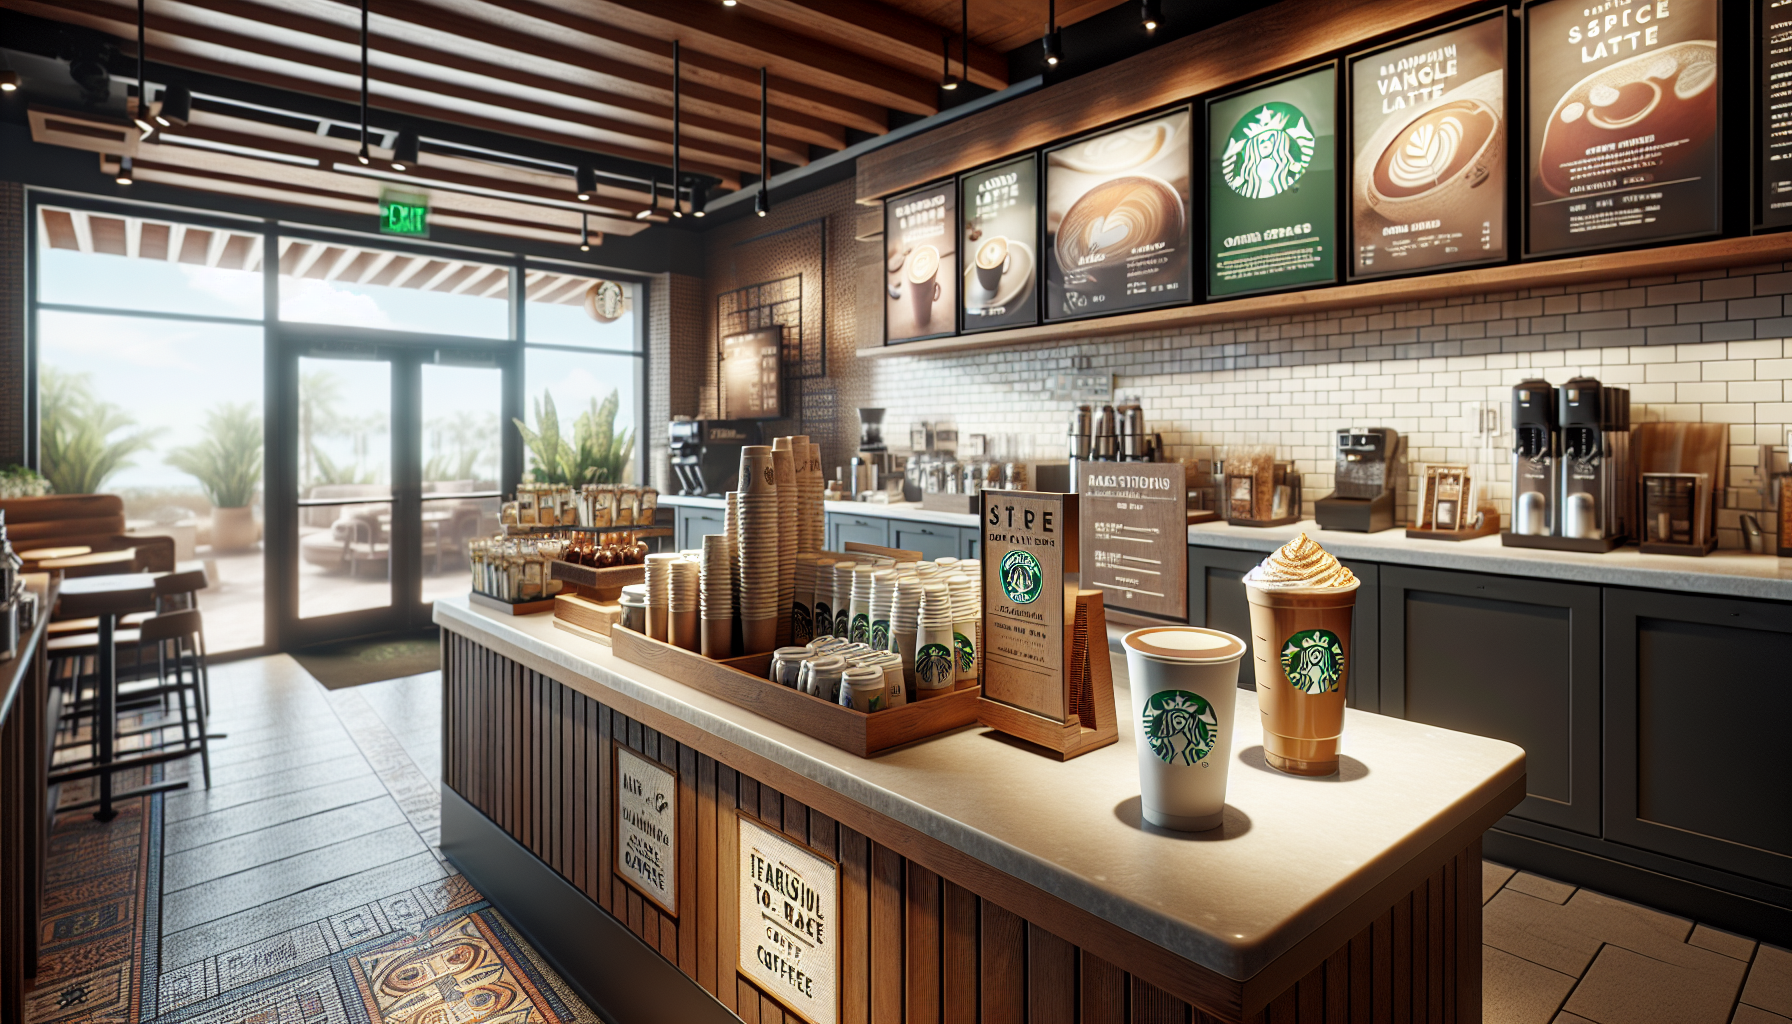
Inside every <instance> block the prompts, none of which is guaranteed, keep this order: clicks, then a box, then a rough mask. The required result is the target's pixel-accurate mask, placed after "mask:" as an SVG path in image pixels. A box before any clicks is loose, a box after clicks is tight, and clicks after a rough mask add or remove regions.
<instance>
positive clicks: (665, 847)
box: [610, 741, 678, 917]
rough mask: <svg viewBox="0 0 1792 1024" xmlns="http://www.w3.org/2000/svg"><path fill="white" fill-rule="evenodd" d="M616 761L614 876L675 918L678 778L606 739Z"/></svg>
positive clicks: (660, 766)
mask: <svg viewBox="0 0 1792 1024" xmlns="http://www.w3.org/2000/svg"><path fill="white" fill-rule="evenodd" d="M610 746H611V750H612V754H611V756H612V757H613V758H614V759H615V760H614V761H613V764H614V766H615V777H616V808H615V811H616V814H615V817H614V818H613V819H612V823H613V824H614V826H615V835H616V849H615V857H614V860H613V863H614V864H615V868H614V870H615V873H616V877H618V878H620V879H622V880H623V881H624V882H626V883H628V885H629V886H630V887H631V888H633V889H634V890H635V891H636V892H638V893H640V894H641V895H642V896H645V897H646V898H647V899H648V900H649V901H650V902H652V903H653V905H654V906H656V907H659V908H660V909H661V910H663V911H665V912H666V913H667V914H668V915H670V916H672V917H677V916H678V775H677V773H675V772H673V771H672V769H670V768H667V767H666V766H665V765H662V764H659V763H658V762H655V761H649V760H648V759H647V758H645V757H642V756H641V755H640V754H637V753H635V752H634V751H633V750H630V749H629V748H628V747H625V746H623V745H622V744H620V743H616V742H614V741H611V744H610Z"/></svg>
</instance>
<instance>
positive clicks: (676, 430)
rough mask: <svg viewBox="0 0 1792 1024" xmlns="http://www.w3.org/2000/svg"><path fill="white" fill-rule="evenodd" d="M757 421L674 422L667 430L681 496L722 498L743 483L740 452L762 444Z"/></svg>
mask: <svg viewBox="0 0 1792 1024" xmlns="http://www.w3.org/2000/svg"><path fill="white" fill-rule="evenodd" d="M759 433H760V431H759V421H758V420H673V421H672V423H671V425H670V427H669V429H668V438H669V442H670V443H669V447H670V448H671V450H672V476H673V478H674V479H675V480H677V481H678V493H679V494H684V495H707V496H709V497H712V498H719V497H721V496H722V495H724V494H727V493H728V492H729V491H732V490H734V489H735V485H736V484H738V483H739V482H740V450H741V449H742V448H744V447H745V446H747V445H750V444H759V443H760V440H759Z"/></svg>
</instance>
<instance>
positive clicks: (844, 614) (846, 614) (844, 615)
mask: <svg viewBox="0 0 1792 1024" xmlns="http://www.w3.org/2000/svg"><path fill="white" fill-rule="evenodd" d="M834 635H835V636H837V637H840V638H842V639H846V638H848V637H851V636H852V609H851V608H841V609H838V610H836V611H835V612H834Z"/></svg>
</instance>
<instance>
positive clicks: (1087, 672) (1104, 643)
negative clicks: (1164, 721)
mask: <svg viewBox="0 0 1792 1024" xmlns="http://www.w3.org/2000/svg"><path fill="white" fill-rule="evenodd" d="M1065 674H1066V676H1067V679H1066V682H1067V683H1068V690H1069V693H1070V711H1071V718H1070V720H1069V721H1068V722H1058V721H1054V720H1052V719H1050V718H1046V717H1044V716H1043V715H1036V714H1033V713H1032V712H1031V711H1023V710H1022V709H1020V708H1017V707H1015V706H1014V705H1012V704H1004V703H1002V702H1001V701H995V700H990V699H989V698H988V697H981V698H978V700H977V721H978V722H980V723H982V724H983V725H987V726H989V727H990V728H991V729H994V730H996V731H997V732H1003V733H1007V734H1008V735H1010V736H1013V737H1015V738H1017V739H1023V740H1026V741H1027V742H1028V743H1031V744H1033V745H1035V746H1038V747H1042V748H1044V749H1045V750H1046V751H1047V752H1048V753H1050V754H1051V755H1053V756H1054V757H1056V758H1057V759H1058V760H1060V761H1068V760H1070V759H1071V758H1073V757H1078V756H1081V755H1083V754H1087V753H1088V752H1089V751H1091V750H1099V749H1101V748H1102V747H1105V746H1107V745H1108V744H1110V743H1113V742H1115V741H1117V740H1118V739H1119V738H1120V731H1119V725H1118V723H1117V722H1116V721H1115V718H1114V669H1113V664H1112V663H1111V662H1109V660H1108V625H1107V614H1106V612H1105V611H1104V608H1103V605H1102V601H1101V591H1099V590H1079V591H1077V594H1076V632H1075V634H1074V636H1073V640H1072V644H1071V655H1070V664H1069V666H1067V668H1066V673H1065Z"/></svg>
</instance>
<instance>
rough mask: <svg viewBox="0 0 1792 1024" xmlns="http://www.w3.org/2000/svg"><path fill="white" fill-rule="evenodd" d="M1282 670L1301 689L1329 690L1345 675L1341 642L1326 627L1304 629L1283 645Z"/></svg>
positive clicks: (1314, 691) (1290, 681) (1303, 691)
mask: <svg viewBox="0 0 1792 1024" xmlns="http://www.w3.org/2000/svg"><path fill="white" fill-rule="evenodd" d="M1282 674H1283V675H1285V676H1287V677H1288V682H1289V683H1290V684H1291V685H1292V686H1293V687H1294V688H1295V689H1296V690H1299V691H1301V692H1302V693H1328V692H1330V691H1332V690H1336V689H1337V688H1338V681H1339V680H1340V679H1343V678H1344V645H1343V644H1342V643H1340V642H1339V641H1338V634H1336V633H1333V632H1332V631H1331V630H1329V629H1303V630H1301V631H1300V632H1298V633H1296V634H1294V635H1293V636H1291V637H1289V638H1288V642H1287V643H1286V644H1284V645H1282Z"/></svg>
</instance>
